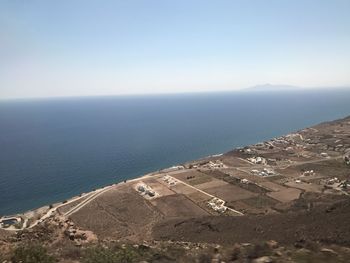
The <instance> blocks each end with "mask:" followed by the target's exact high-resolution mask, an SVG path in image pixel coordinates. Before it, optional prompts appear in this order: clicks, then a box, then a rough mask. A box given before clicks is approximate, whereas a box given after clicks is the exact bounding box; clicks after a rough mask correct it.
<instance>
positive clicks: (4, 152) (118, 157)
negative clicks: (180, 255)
mask: <svg viewBox="0 0 350 263" xmlns="http://www.w3.org/2000/svg"><path fill="white" fill-rule="evenodd" d="M347 115H350V89H348V90H346V89H343V90H332V91H330V90H328V91H327V90H322V91H293V92H288V91H284V92H275V93H272V92H232V93H210V94H209V93H208V94H191V95H167V96H165V95H164V96H163V95H162V96H132V97H98V98H69V99H46V100H13V101H0V215H1V214H11V213H16V212H22V211H25V210H28V209H32V208H36V207H39V206H42V205H45V204H50V203H53V202H56V201H62V200H64V199H66V198H69V197H71V196H73V195H77V194H79V193H81V192H86V191H89V190H92V189H93V188H96V187H100V186H103V185H107V184H111V183H114V182H118V181H121V180H124V179H128V178H134V177H137V176H140V175H143V174H145V173H147V172H151V171H155V170H158V169H161V168H165V167H169V166H172V165H175V164H178V163H181V162H184V161H188V160H193V159H197V158H200V157H204V156H207V155H212V154H216V153H221V152H225V151H228V150H230V149H232V148H235V147H237V146H243V145H247V144H252V143H256V142H259V141H263V140H266V139H269V138H272V137H275V136H279V135H282V134H285V133H288V132H291V131H294V130H298V129H301V128H304V127H307V126H310V125H313V124H317V123H319V122H322V121H327V120H333V119H337V118H341V117H345V116H347Z"/></svg>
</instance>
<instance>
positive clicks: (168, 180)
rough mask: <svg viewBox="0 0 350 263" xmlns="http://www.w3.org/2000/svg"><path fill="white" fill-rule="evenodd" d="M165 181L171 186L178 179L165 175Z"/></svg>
mask: <svg viewBox="0 0 350 263" xmlns="http://www.w3.org/2000/svg"><path fill="white" fill-rule="evenodd" d="M163 181H164V182H166V183H167V184H168V185H169V186H174V185H176V180H175V179H174V178H172V177H170V176H169V175H165V176H163Z"/></svg>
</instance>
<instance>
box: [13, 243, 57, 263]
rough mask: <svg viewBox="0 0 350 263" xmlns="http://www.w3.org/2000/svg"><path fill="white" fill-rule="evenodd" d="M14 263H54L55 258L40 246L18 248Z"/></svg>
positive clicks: (15, 251) (14, 255)
mask: <svg viewBox="0 0 350 263" xmlns="http://www.w3.org/2000/svg"><path fill="white" fill-rule="evenodd" d="M11 260H12V262H14V263H17V262H18V263H52V262H55V260H54V258H53V257H52V256H50V255H49V254H48V253H47V251H46V249H45V248H44V247H42V246H40V245H30V246H20V247H17V248H16V249H15V250H14V252H13V256H12V259H11Z"/></svg>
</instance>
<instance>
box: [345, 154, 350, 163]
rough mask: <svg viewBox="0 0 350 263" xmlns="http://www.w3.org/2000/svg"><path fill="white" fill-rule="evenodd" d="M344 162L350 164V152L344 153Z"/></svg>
mask: <svg viewBox="0 0 350 263" xmlns="http://www.w3.org/2000/svg"><path fill="white" fill-rule="evenodd" d="M344 162H345V164H347V165H350V152H349V153H347V154H345V155H344Z"/></svg>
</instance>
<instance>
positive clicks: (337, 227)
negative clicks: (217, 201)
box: [153, 198, 350, 246]
mask: <svg viewBox="0 0 350 263" xmlns="http://www.w3.org/2000/svg"><path fill="white" fill-rule="evenodd" d="M349 220H350V199H349V198H348V199H347V200H346V201H343V202H339V203H336V204H333V205H330V206H320V207H317V208H315V209H313V210H311V211H310V212H307V211H302V212H293V213H285V214H274V215H265V216H244V217H227V216H215V217H214V216H209V217H202V218H196V219H184V220H166V221H163V222H160V223H159V224H157V225H156V226H155V227H154V229H153V237H154V238H155V239H156V240H175V241H190V242H208V243H219V244H234V243H244V242H251V243H257V242H262V241H264V240H271V239H273V240H276V241H278V242H280V243H281V244H294V243H298V242H299V243H300V242H301V243H302V242H306V241H317V242H321V243H330V244H340V245H347V246H348V245H350V224H349Z"/></svg>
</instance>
